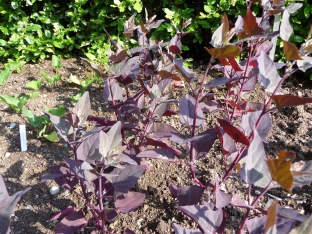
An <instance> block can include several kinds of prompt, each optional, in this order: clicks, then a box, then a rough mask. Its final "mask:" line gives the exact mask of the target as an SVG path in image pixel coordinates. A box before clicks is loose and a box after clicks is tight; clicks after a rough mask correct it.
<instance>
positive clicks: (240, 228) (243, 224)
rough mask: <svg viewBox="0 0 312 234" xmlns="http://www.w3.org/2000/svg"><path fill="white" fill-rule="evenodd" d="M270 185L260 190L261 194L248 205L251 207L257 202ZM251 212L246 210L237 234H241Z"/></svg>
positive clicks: (249, 209)
mask: <svg viewBox="0 0 312 234" xmlns="http://www.w3.org/2000/svg"><path fill="white" fill-rule="evenodd" d="M271 183H272V182H270V183H269V185H268V186H267V187H266V188H265V189H263V190H262V192H261V193H260V194H259V195H258V197H257V198H256V199H255V200H254V201H253V202H252V203H251V204H250V205H251V206H254V205H255V204H256V203H257V202H258V201H259V199H260V198H261V197H262V196H263V195H264V194H265V193H266V192H267V191H268V190H269V189H270V188H271V187H270V185H271ZM251 210H252V209H251V208H247V212H246V213H245V216H244V218H243V221H242V224H241V226H240V227H239V229H238V234H241V233H242V231H243V230H244V227H245V224H246V221H247V219H248V216H249V213H250V211H251Z"/></svg>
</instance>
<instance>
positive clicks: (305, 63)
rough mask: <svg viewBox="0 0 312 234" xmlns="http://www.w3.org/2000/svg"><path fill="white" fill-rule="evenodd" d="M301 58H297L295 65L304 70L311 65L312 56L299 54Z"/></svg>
mask: <svg viewBox="0 0 312 234" xmlns="http://www.w3.org/2000/svg"><path fill="white" fill-rule="evenodd" d="M301 58H302V60H297V61H296V62H297V66H298V68H299V69H300V70H301V71H303V72H306V70H307V69H309V68H311V67H312V57H309V56H301Z"/></svg>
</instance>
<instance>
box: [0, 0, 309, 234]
mask: <svg viewBox="0 0 312 234" xmlns="http://www.w3.org/2000/svg"><path fill="white" fill-rule="evenodd" d="M116 2H117V3H118V1H116ZM253 2H257V1H251V2H248V4H247V9H246V14H244V15H239V16H238V17H237V19H236V21H235V24H234V26H233V27H231V26H230V22H229V20H228V17H227V15H225V14H224V15H223V16H222V20H221V25H220V26H219V27H218V28H217V30H216V31H215V32H214V34H213V35H212V40H211V42H210V44H211V46H212V47H210V48H206V51H207V52H208V53H209V54H210V55H211V59H210V61H209V63H208V65H207V69H206V71H205V74H204V77H196V75H195V73H194V72H193V71H192V70H190V69H189V68H188V67H187V66H185V64H184V62H183V60H182V59H181V58H180V54H181V53H182V42H181V39H182V37H183V36H185V35H187V34H188V30H187V27H188V26H190V25H191V23H192V20H191V19H188V20H187V21H185V22H183V24H182V25H181V26H179V27H176V28H177V29H176V30H175V32H176V33H175V35H174V36H173V37H172V38H171V39H170V41H169V42H163V41H159V40H153V38H150V37H149V36H150V35H151V32H152V30H153V29H155V28H158V27H161V25H162V23H163V22H164V20H156V16H152V17H148V15H147V12H146V13H145V19H144V20H141V19H140V20H138V22H139V23H136V21H135V19H134V15H133V16H131V17H130V18H129V19H128V20H127V21H126V22H125V24H124V25H123V26H124V27H123V33H124V37H125V38H126V41H128V40H131V39H132V38H134V37H136V38H137V45H138V46H137V47H131V48H129V47H128V45H127V43H126V42H125V43H119V42H117V41H116V40H114V37H113V36H111V35H110V34H109V33H108V32H106V35H107V37H108V39H109V40H110V43H111V45H112V46H113V48H114V50H113V51H110V53H109V54H108V55H107V57H108V58H109V59H110V63H109V69H107V70H105V71H103V70H101V69H100V68H99V67H98V66H96V65H95V64H93V63H92V62H90V61H88V60H87V59H84V58H82V60H83V61H84V62H85V63H87V64H88V65H89V66H90V67H91V69H93V70H94V71H95V72H96V73H97V74H98V76H99V77H101V78H102V79H103V99H104V101H105V102H106V103H107V104H108V105H109V106H110V108H111V109H112V110H113V111H114V112H115V117H116V119H114V120H111V119H106V118H102V117H97V116H90V115H89V114H90V110H91V105H90V97H89V93H88V92H85V93H84V94H83V95H82V97H81V99H80V100H79V101H78V102H77V104H76V105H75V107H74V108H73V109H72V110H71V111H70V112H69V113H67V114H66V115H65V116H64V117H59V116H56V115H54V114H53V113H49V112H45V113H46V115H47V116H48V117H49V119H50V121H51V122H52V123H53V125H54V127H55V129H56V130H57V131H58V133H59V135H60V136H61V137H62V138H63V139H64V140H65V141H66V142H67V143H68V145H69V146H70V147H71V148H72V150H73V155H69V156H68V157H66V158H64V165H63V166H53V167H51V168H50V174H48V175H45V176H44V177H43V178H42V182H44V181H46V180H52V179H53V180H55V182H56V183H57V184H58V185H59V186H60V187H62V188H63V189H68V190H73V189H74V188H75V187H77V186H79V187H80V188H81V193H79V195H80V196H81V197H82V198H83V199H84V200H85V201H86V207H87V208H88V209H81V210H77V209H75V208H74V207H71V206H70V207H67V208H66V209H65V210H63V211H61V212H60V213H59V214H57V215H56V216H55V217H53V218H52V220H56V219H57V220H60V222H59V223H58V224H57V225H56V226H55V227H54V231H55V232H57V233H58V232H61V231H62V233H73V232H76V231H79V230H80V229H81V228H83V227H86V228H89V229H91V230H92V231H94V233H96V232H99V233H111V232H113V230H111V229H109V228H108V226H107V224H108V223H109V222H111V221H112V220H114V219H115V218H116V217H117V216H118V212H122V213H128V212H130V211H132V210H134V209H136V208H137V207H139V206H140V205H141V204H142V203H143V202H144V198H145V195H144V194H142V193H139V192H136V191H133V190H131V189H132V188H133V186H134V185H135V184H136V182H137V181H138V180H139V178H140V177H141V176H142V175H143V173H144V172H145V171H146V169H148V167H147V166H143V162H142V159H146V158H150V159H157V160H162V161H165V162H168V163H175V164H177V165H180V166H184V167H185V168H188V169H189V170H190V174H191V177H192V184H191V185H185V186H177V185H175V184H171V185H169V189H170V191H171V194H172V196H173V197H176V198H177V201H178V204H177V206H176V207H175V208H176V209H178V210H180V211H181V212H182V213H183V214H185V215H187V216H188V217H190V218H191V219H192V220H194V221H195V222H196V224H197V229H193V230H187V229H186V228H184V227H182V226H180V225H178V224H175V223H174V224H173V226H172V227H173V229H174V231H175V232H176V233H178V234H180V233H223V232H224V230H225V225H226V220H227V218H228V217H226V212H225V209H226V207H228V206H230V205H231V206H236V207H239V208H241V209H244V210H245V214H244V217H243V219H242V220H241V225H240V227H239V229H238V230H236V231H237V233H242V232H243V231H244V229H245V228H247V229H248V232H249V233H300V231H303V230H309V228H310V229H311V223H309V221H310V219H309V218H307V217H306V216H304V215H302V214H300V213H299V211H297V210H294V209H291V208H286V207H283V206H278V204H277V202H268V204H267V207H266V208H262V207H260V206H259V204H258V202H259V200H260V199H261V198H262V197H263V196H264V195H265V194H266V193H267V192H268V191H269V190H271V189H273V188H278V187H281V188H283V189H285V190H286V191H288V192H292V190H293V188H295V187H301V186H303V185H306V184H309V183H311V182H312V179H311V178H312V177H311V174H312V161H311V160H310V161H296V154H295V152H291V151H286V150H281V151H279V152H278V154H277V155H268V154H267V153H266V151H265V147H264V145H265V144H266V143H267V136H268V134H269V132H270V130H271V128H272V126H273V125H272V121H271V116H270V115H271V113H274V111H276V110H277V109H278V108H283V107H287V106H297V105H304V104H309V103H312V99H311V98H302V97H298V96H293V95H286V94H283V92H282V89H281V86H282V84H283V82H284V81H285V79H287V78H288V77H289V76H290V75H291V74H293V73H294V72H295V71H298V70H301V71H303V72H305V71H306V70H307V69H309V68H311V67H312V60H311V52H312V50H311V48H312V41H311V39H309V38H310V35H309V36H308V38H307V39H306V41H305V42H304V43H303V44H302V45H301V47H300V48H299V49H298V48H297V46H296V45H295V44H293V43H291V42H290V38H291V35H292V32H293V29H292V26H291V24H290V20H289V19H290V15H291V14H293V13H294V12H296V11H297V10H298V9H300V7H302V5H301V4H298V3H293V4H290V5H288V6H287V7H285V6H284V2H283V1H269V0H267V1H262V3H263V4H262V6H261V7H262V15H261V16H260V17H256V16H255V14H254V13H253V12H252V10H251V9H252V5H253ZM117 3H116V4H117ZM279 13H281V14H282V22H281V28H280V30H279V31H274V32H272V30H271V24H270V22H271V21H270V18H271V17H272V15H274V14H279ZM178 28H179V29H178ZM310 34H311V33H310ZM277 36H279V37H280V38H281V40H283V43H284V45H287V46H284V48H283V51H284V54H285V58H286V60H287V61H286V63H277V62H274V60H273V59H271V58H270V56H269V55H268V53H269V52H270V50H271V49H272V47H273V45H272V42H271V39H272V38H274V37H277ZM212 68H215V69H219V70H220V71H221V72H222V74H223V77H221V78H213V79H212V80H211V81H210V82H208V83H207V82H206V80H207V74H208V72H209V70H210V69H212ZM134 83H135V84H138V85H139V89H138V90H135V91H133V90H130V85H131V84H134ZM183 83H184V84H185V86H186V87H187V89H188V92H187V94H183V95H182V96H180V97H172V95H171V92H172V90H173V89H183V88H185V86H183V85H182V84H183ZM256 85H260V86H262V91H263V92H262V99H260V100H259V101H257V102H253V101H250V100H249V94H250V93H251V92H252V91H254V90H255V87H256ZM220 87H225V88H226V92H225V94H224V96H222V97H216V95H215V92H214V90H215V89H216V88H220ZM169 103H172V104H175V103H178V110H174V109H171V105H169ZM216 112H219V114H220V116H222V117H220V118H217V119H216V120H215V121H214V123H213V125H207V122H206V118H205V115H210V114H212V113H216ZM163 117H167V118H171V119H175V121H177V120H178V121H179V122H180V124H182V125H183V126H184V127H185V128H187V129H188V133H187V135H185V134H183V133H182V132H179V131H178V130H177V129H175V128H174V126H172V125H171V124H170V121H166V122H165V121H163V119H164V118H163ZM86 121H90V122H92V123H95V124H96V126H95V127H94V128H93V129H92V130H91V131H89V132H87V133H85V134H83V135H82V136H81V137H80V138H78V136H79V134H78V131H79V130H80V129H82V128H83V126H84V124H85V123H86ZM173 143H174V144H173ZM217 143H219V144H220V148H221V153H222V156H223V162H222V163H223V167H222V168H224V171H223V172H222V174H221V177H220V178H209V179H208V180H205V179H203V178H200V177H198V174H197V173H196V171H197V164H198V163H199V161H200V160H201V159H202V158H203V157H212V156H209V151H210V150H211V148H212V146H213V144H217ZM177 145H179V146H180V147H179V148H183V149H184V151H185V152H186V153H187V155H188V156H189V158H188V162H187V163H182V162H180V161H179V160H178V159H177V156H178V155H180V154H181V153H182V152H181V150H179V149H178V147H177ZM230 176H236V177H237V178H238V179H239V180H240V182H241V183H242V184H246V187H247V188H248V192H247V194H246V196H247V200H246V201H245V200H244V199H243V198H242V197H240V196H239V194H236V193H235V191H234V192H233V194H231V193H228V192H227V191H226V190H225V189H224V183H225V181H226V180H227V179H228V178H229V177H230ZM0 182H1V181H0ZM255 187H256V188H258V189H260V191H261V192H260V194H258V195H257V196H255V197H253V196H251V194H252V191H253V190H254V189H255ZM5 204H7V203H5ZM106 204H108V205H106ZM88 212H89V213H90V214H91V218H89V219H88V220H87V218H86V217H87V213H88ZM253 214H257V215H256V216H255V215H253ZM300 222H302V224H301V225H300V226H299V227H297V228H296V229H293V228H294V227H295V226H296V225H297V224H298V223H300ZM124 233H133V232H132V231H131V230H129V229H126V230H125V231H124Z"/></svg>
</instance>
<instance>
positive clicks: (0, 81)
mask: <svg viewBox="0 0 312 234" xmlns="http://www.w3.org/2000/svg"><path fill="white" fill-rule="evenodd" d="M24 64H25V62H22V61H18V62H9V63H7V64H6V65H5V66H4V70H3V71H1V72H0V90H1V89H2V86H3V85H4V84H5V82H6V81H7V80H8V79H9V77H10V76H11V74H12V72H13V71H17V72H19V71H20V69H21V67H22V66H23V65H24ZM1 93H2V92H1Z"/></svg>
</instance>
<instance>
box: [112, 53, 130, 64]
mask: <svg viewBox="0 0 312 234" xmlns="http://www.w3.org/2000/svg"><path fill="white" fill-rule="evenodd" d="M126 57H127V51H126V50H118V51H117V52H116V53H115V54H112V55H111V56H109V59H110V60H111V61H113V62H115V63H118V62H120V61H122V60H124V59H125V58H126Z"/></svg>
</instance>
